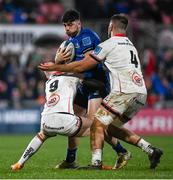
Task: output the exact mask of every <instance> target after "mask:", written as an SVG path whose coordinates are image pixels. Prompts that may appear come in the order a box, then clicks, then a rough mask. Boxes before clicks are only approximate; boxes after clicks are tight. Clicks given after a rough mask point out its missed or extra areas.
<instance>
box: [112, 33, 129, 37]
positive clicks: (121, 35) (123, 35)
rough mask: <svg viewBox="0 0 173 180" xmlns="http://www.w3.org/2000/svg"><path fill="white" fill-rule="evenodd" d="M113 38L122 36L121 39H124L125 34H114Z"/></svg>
mask: <svg viewBox="0 0 173 180" xmlns="http://www.w3.org/2000/svg"><path fill="white" fill-rule="evenodd" d="M114 36H122V37H125V36H126V34H115V35H114Z"/></svg>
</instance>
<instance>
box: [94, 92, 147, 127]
mask: <svg viewBox="0 0 173 180" xmlns="http://www.w3.org/2000/svg"><path fill="white" fill-rule="evenodd" d="M146 98H147V95H146V94H140V93H130V94H125V93H110V94H109V95H108V96H107V97H106V98H105V99H103V102H102V106H103V107H104V108H105V109H106V110H107V111H105V110H103V109H100V108H99V109H98V111H97V113H96V114H95V117H96V118H97V119H98V120H100V121H101V122H102V123H103V124H104V125H109V124H113V125H115V126H117V127H120V126H122V125H123V124H125V123H126V122H128V121H129V120H130V119H131V118H132V117H133V116H134V115H135V114H136V113H137V112H138V111H139V110H140V109H141V108H142V107H143V106H144V105H145V102H146Z"/></svg>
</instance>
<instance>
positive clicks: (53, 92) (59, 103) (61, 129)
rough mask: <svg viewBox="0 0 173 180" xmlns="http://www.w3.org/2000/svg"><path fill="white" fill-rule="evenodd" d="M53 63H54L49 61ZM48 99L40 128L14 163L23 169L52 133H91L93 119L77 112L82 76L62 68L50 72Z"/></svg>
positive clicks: (15, 167)
mask: <svg viewBox="0 0 173 180" xmlns="http://www.w3.org/2000/svg"><path fill="white" fill-rule="evenodd" d="M48 64H51V63H48ZM46 75H47V77H48V80H47V82H46V83H45V93H46V103H45V105H44V109H43V112H42V114H41V115H42V117H41V127H40V132H39V133H38V134H37V135H36V136H35V137H34V138H33V139H32V140H31V142H30V143H29V145H28V146H27V148H26V149H25V151H24V153H23V155H22V156H21V158H20V159H19V161H18V162H17V163H15V164H13V165H12V166H11V168H12V170H14V171H16V170H20V169H21V168H23V166H24V163H25V162H26V161H27V160H28V159H29V158H30V157H31V156H32V155H33V154H34V153H35V152H36V151H37V150H38V149H39V148H40V147H41V145H42V144H43V142H44V141H45V140H46V139H47V138H49V137H52V136H56V135H57V134H59V135H64V136H68V137H74V136H76V137H79V136H86V135H89V132H90V129H89V127H90V126H91V123H92V121H93V120H88V119H87V120H86V118H84V117H79V116H76V115H75V114H74V110H73V101H74V97H75V95H76V90H77V86H78V84H79V81H80V79H79V78H78V77H74V75H73V76H70V75H65V74H64V75H62V73H60V72H52V73H51V74H50V73H46Z"/></svg>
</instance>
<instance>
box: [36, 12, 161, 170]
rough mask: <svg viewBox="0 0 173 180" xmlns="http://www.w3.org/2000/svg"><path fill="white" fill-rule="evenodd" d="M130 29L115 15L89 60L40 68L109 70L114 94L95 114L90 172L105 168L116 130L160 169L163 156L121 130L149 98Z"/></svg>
mask: <svg viewBox="0 0 173 180" xmlns="http://www.w3.org/2000/svg"><path fill="white" fill-rule="evenodd" d="M127 25H128V19H127V17H126V16H125V15H123V14H117V15H114V16H112V17H111V20H110V24H109V28H108V35H109V36H110V38H109V39H108V40H106V41H104V42H103V43H101V44H99V45H98V46H97V47H96V48H95V50H94V51H93V52H92V53H91V54H90V56H88V57H86V58H84V59H83V60H82V61H79V62H72V63H69V64H67V65H52V66H49V65H45V64H41V65H40V66H39V68H40V69H42V70H46V71H53V70H59V71H63V72H83V71H85V70H88V69H90V68H93V67H94V66H95V65H97V64H98V63H100V62H102V61H103V62H104V64H105V65H106V67H107V68H108V71H109V76H110V83H111V92H110V94H109V95H108V96H107V97H106V98H105V99H104V100H103V101H102V104H101V106H100V108H99V109H98V111H97V113H96V114H95V119H94V123H93V125H92V128H91V147H92V161H91V166H89V167H88V168H93V169H99V168H101V167H102V149H103V145H104V132H105V129H107V131H108V132H109V133H112V135H117V132H116V129H119V130H121V132H122V133H120V134H121V135H120V136H119V138H120V139H122V140H124V141H126V142H128V143H131V144H133V145H136V146H138V147H140V148H141V149H142V150H143V151H145V152H146V153H147V154H148V156H149V160H150V168H151V169H154V168H155V167H156V166H157V165H158V163H159V162H160V157H161V156H162V154H163V152H162V151H161V150H160V149H158V148H155V147H153V146H151V144H150V143H149V142H147V141H145V140H144V139H143V138H141V137H140V136H138V135H137V134H135V133H133V132H130V131H128V130H126V129H124V128H122V126H123V125H124V124H125V123H126V122H128V121H129V120H131V118H132V117H133V116H134V115H135V114H136V113H137V112H138V111H139V110H140V109H141V108H142V107H143V106H144V104H145V101H146V98H147V91H146V87H145V82H144V80H143V76H142V72H141V66H140V61H139V58H138V53H137V50H136V48H135V47H134V45H133V43H132V42H131V41H130V40H129V39H128V38H127V37H126V28H127Z"/></svg>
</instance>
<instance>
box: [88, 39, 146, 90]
mask: <svg viewBox="0 0 173 180" xmlns="http://www.w3.org/2000/svg"><path fill="white" fill-rule="evenodd" d="M91 56H93V57H94V58H95V59H96V60H97V61H104V64H105V65H106V67H107V68H108V70H109V74H110V83H111V91H112V92H114V91H115V92H123V93H142V94H147V91H146V87H145V82H144V79H143V75H142V72H141V66H140V61H139V58H138V53H137V50H136V48H135V47H134V45H133V44H132V42H131V41H130V40H129V39H128V38H127V37H125V36H113V37H111V38H109V39H108V40H106V41H104V42H103V43H101V44H99V45H98V46H97V47H96V49H95V50H94V51H93V53H92V54H91Z"/></svg>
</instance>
